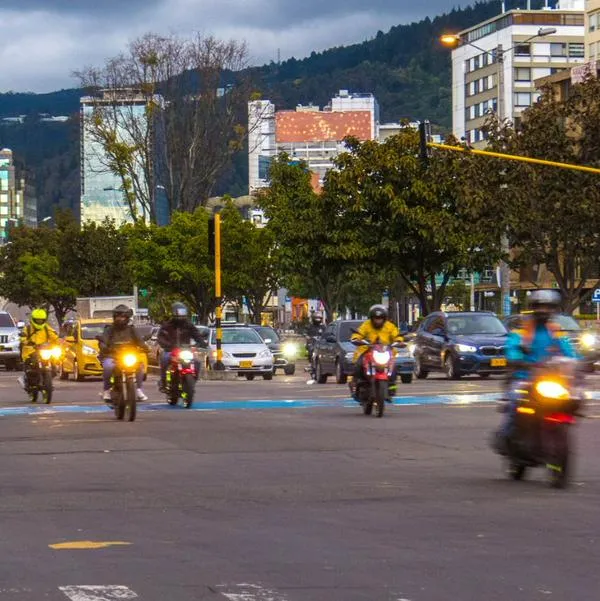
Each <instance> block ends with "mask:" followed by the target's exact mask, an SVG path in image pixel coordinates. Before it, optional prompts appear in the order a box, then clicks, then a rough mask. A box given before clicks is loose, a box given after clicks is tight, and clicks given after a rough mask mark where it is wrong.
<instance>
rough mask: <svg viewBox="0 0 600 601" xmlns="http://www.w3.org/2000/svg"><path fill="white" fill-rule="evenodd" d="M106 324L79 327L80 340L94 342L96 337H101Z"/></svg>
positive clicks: (90, 324)
mask: <svg viewBox="0 0 600 601" xmlns="http://www.w3.org/2000/svg"><path fill="white" fill-rule="evenodd" d="M107 325H108V322H107V323H89V324H87V325H82V326H81V339H82V340H95V339H96V336H102V334H103V333H104V327H105V326H107Z"/></svg>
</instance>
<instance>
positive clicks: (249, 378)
mask: <svg viewBox="0 0 600 601" xmlns="http://www.w3.org/2000/svg"><path fill="white" fill-rule="evenodd" d="M246 380H248V382H250V381H252V380H254V374H246Z"/></svg>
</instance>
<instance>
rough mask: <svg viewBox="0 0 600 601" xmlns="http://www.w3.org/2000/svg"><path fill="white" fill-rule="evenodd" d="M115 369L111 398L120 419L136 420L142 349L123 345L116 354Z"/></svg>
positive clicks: (116, 414)
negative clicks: (138, 375)
mask: <svg viewBox="0 0 600 601" xmlns="http://www.w3.org/2000/svg"><path fill="white" fill-rule="evenodd" d="M115 359H116V360H115V371H114V372H113V375H112V378H111V400H112V404H113V406H114V409H115V416H116V418H117V419H118V420H123V419H125V417H127V421H130V422H132V421H135V418H136V414H137V396H136V388H137V385H136V374H137V371H138V369H139V365H140V362H141V357H140V351H139V350H138V349H137V348H135V347H132V346H131V345H122V346H121V347H120V348H118V349H117V352H116V354H115Z"/></svg>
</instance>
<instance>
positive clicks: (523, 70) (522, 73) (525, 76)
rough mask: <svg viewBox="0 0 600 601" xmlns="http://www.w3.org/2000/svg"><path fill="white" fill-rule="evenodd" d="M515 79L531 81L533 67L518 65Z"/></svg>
mask: <svg viewBox="0 0 600 601" xmlns="http://www.w3.org/2000/svg"><path fill="white" fill-rule="evenodd" d="M515 81H531V69H529V68H527V67H517V68H516V69H515Z"/></svg>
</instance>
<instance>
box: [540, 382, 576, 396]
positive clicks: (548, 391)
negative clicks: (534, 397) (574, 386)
mask: <svg viewBox="0 0 600 601" xmlns="http://www.w3.org/2000/svg"><path fill="white" fill-rule="evenodd" d="M535 390H536V392H537V393H538V394H539V395H540V396H543V397H544V398H546V399H557V400H558V399H568V398H569V391H568V390H567V389H566V388H565V387H564V386H563V385H562V384H559V383H558V382H552V380H540V381H539V382H538V383H537V384H536V385H535Z"/></svg>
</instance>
